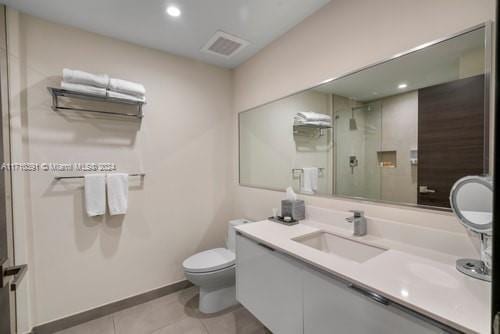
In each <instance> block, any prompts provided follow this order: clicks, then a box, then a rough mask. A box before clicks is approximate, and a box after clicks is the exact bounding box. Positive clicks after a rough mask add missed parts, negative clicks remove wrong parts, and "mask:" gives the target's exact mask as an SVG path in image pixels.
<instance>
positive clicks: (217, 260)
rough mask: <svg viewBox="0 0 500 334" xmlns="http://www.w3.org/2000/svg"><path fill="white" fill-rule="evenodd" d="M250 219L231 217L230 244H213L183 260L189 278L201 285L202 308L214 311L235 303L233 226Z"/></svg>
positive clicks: (234, 234) (229, 228)
mask: <svg viewBox="0 0 500 334" xmlns="http://www.w3.org/2000/svg"><path fill="white" fill-rule="evenodd" d="M245 223H249V221H248V220H244V219H237V220H231V221H230V222H229V223H228V227H227V239H226V247H227V248H214V249H210V250H207V251H203V252H200V253H197V254H194V255H192V256H190V257H188V258H187V259H186V260H184V262H183V263H182V266H183V267H184V273H185V275H186V278H187V279H188V280H189V281H190V282H191V283H193V284H194V285H197V286H198V287H199V288H200V305H199V308H200V311H201V312H203V313H215V312H219V311H221V310H223V309H225V308H228V307H230V306H233V305H236V304H237V303H238V302H237V301H236V288H235V260H236V254H235V241H236V230H235V229H234V226H236V225H241V224H245Z"/></svg>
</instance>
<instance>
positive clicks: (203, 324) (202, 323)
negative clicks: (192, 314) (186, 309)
mask: <svg viewBox="0 0 500 334" xmlns="http://www.w3.org/2000/svg"><path fill="white" fill-rule="evenodd" d="M198 321H199V322H200V323H201V325H202V326H203V328H205V332H207V334H211V333H210V331H209V330H208V327H207V325H205V322H203V321H202V320H201V319H198Z"/></svg>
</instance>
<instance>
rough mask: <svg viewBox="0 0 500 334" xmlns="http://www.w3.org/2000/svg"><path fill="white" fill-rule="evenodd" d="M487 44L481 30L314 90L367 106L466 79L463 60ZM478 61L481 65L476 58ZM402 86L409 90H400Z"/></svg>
mask: <svg viewBox="0 0 500 334" xmlns="http://www.w3.org/2000/svg"><path fill="white" fill-rule="evenodd" d="M484 41H485V35H484V29H478V30H475V31H472V32H469V33H467V34H464V35H460V36H458V37H455V38H452V39H449V40H446V41H443V42H441V43H439V44H436V45H433V46H429V47H427V48H423V49H421V50H419V51H417V52H414V53H411V54H408V55H405V56H403V57H400V58H397V59H394V60H392V61H389V62H385V63H383V64H379V65H377V66H374V67H370V68H367V69H365V70H362V71H360V72H357V73H354V74H352V75H349V76H346V77H343V78H340V79H337V80H334V81H332V82H329V83H326V84H324V85H321V86H318V87H315V88H314V90H316V91H320V92H323V93H329V94H332V93H333V94H336V95H340V96H345V97H349V98H351V99H353V100H356V101H361V102H366V101H371V100H376V99H380V98H383V97H386V96H391V95H395V94H400V93H403V92H405V91H412V90H416V89H420V88H423V87H429V86H433V85H437V84H440V83H444V82H449V81H452V80H457V79H459V78H460V77H461V75H462V74H461V73H460V60H461V58H462V57H464V56H467V54H470V53H471V52H474V51H479V50H482V49H483V48H484ZM479 56H481V53H479ZM476 60H479V61H480V59H476V58H474V61H476ZM401 83H405V84H407V86H408V87H407V88H405V89H399V88H398V85H399V84H401Z"/></svg>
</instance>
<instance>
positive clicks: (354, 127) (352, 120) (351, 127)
mask: <svg viewBox="0 0 500 334" xmlns="http://www.w3.org/2000/svg"><path fill="white" fill-rule="evenodd" d="M357 129H358V124H357V123H356V119H355V118H354V116H353V117H351V118H350V119H349V130H357Z"/></svg>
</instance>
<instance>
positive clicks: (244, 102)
mask: <svg viewBox="0 0 500 334" xmlns="http://www.w3.org/2000/svg"><path fill="white" fill-rule="evenodd" d="M494 15H495V1H494V0H478V1H469V0H422V1H413V0H365V1H350V0H335V1H332V2H330V3H329V4H328V5H326V6H325V7H323V8H322V9H321V10H320V11H318V12H317V13H315V14H313V15H312V16H310V17H309V18H307V19H306V20H304V21H303V22H302V23H301V24H299V25H297V26H296V27H294V28H293V29H292V30H290V31H289V32H288V33H286V34H285V35H284V36H282V37H281V38H279V39H278V40H276V41H274V42H273V43H271V44H270V45H269V46H267V47H266V48H265V49H263V50H262V51H260V52H259V53H258V54H257V55H256V56H254V57H253V58H251V59H250V60H249V61H247V62H246V63H245V64H243V65H241V66H239V67H238V68H237V69H236V71H235V76H234V89H235V92H234V109H235V112H240V111H242V110H245V109H248V108H251V107H255V106H258V105H260V104H262V103H266V102H269V101H272V100H274V99H277V98H280V97H283V96H286V95H289V94H291V93H293V92H296V91H300V90H303V89H305V88H308V87H311V86H313V85H316V84H318V83H319V82H321V81H323V80H326V79H329V78H332V77H336V76H339V75H342V74H343V73H347V72H350V71H353V70H356V69H358V68H360V67H363V66H366V65H368V64H372V63H375V62H377V61H380V60H382V59H385V58H387V57H390V56H392V55H394V54H397V53H399V52H401V51H404V50H408V49H410V48H413V47H415V46H417V45H420V44H423V43H426V42H429V41H432V40H435V39H438V38H442V37H446V36H448V35H450V34H454V33H456V32H459V31H461V30H463V29H466V28H469V27H471V26H474V25H477V24H479V23H482V22H484V21H488V20H493V19H494ZM234 128H236V122H235V123H234ZM234 168H235V170H237V159H235V166H234ZM236 183H237V180H236V178H235V184H236ZM235 190H236V193H235V215H237V216H238V215H243V216H247V217H248V218H253V219H259V218H262V217H265V216H266V215H269V214H270V213H271V208H272V207H273V206H276V205H277V203H278V201H279V200H280V199H281V198H282V197H283V194H282V193H280V192H272V191H265V190H259V189H250V188H246V187H240V186H236V187H235ZM304 198H305V199H306V202H307V203H309V204H315V205H319V206H323V207H335V208H340V209H353V208H361V209H364V210H365V211H366V213H367V214H368V215H372V216H378V217H383V218H388V219H394V220H399V221H401V222H405V223H410V224H418V225H423V226H429V227H434V228H442V229H448V230H452V231H457V232H460V233H463V231H464V230H463V228H462V227H461V226H460V225H459V223H458V222H457V221H456V219H455V218H454V217H453V216H451V215H450V214H448V213H438V212H435V211H426V210H421V209H405V208H398V207H392V206H386V205H375V204H370V203H366V202H357V201H353V200H342V199H328V198H314V197H304ZM389 208H390V209H389Z"/></svg>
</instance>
